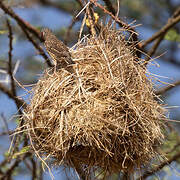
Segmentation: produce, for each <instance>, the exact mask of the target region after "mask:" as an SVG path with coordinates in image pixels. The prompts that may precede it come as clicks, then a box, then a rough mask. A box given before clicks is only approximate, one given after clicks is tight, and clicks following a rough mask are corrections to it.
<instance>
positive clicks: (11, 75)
mask: <svg viewBox="0 0 180 180" xmlns="http://www.w3.org/2000/svg"><path fill="white" fill-rule="evenodd" d="M6 23H7V27H8V30H9V35H8V37H9V52H8V55H9V60H8V73H9V76H10V78H11V91H12V94H13V95H14V96H16V87H15V82H14V77H13V70H12V69H13V68H12V50H13V45H12V43H13V33H12V27H11V25H10V23H9V20H8V19H7V20H6ZM18 108H19V107H18Z"/></svg>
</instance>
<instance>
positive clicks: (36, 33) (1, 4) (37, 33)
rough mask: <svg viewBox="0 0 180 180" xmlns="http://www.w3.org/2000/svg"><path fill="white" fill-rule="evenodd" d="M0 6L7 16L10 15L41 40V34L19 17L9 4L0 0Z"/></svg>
mask: <svg viewBox="0 0 180 180" xmlns="http://www.w3.org/2000/svg"><path fill="white" fill-rule="evenodd" d="M0 8H1V9H2V10H3V11H4V12H5V13H6V14H8V15H9V16H11V17H12V18H13V19H15V20H16V22H17V23H18V24H19V25H20V26H22V27H23V28H25V29H27V30H28V31H29V32H31V33H32V34H34V35H35V36H36V37H37V38H38V39H40V40H42V38H41V35H40V33H39V31H38V30H37V29H35V28H34V27H33V26H32V25H31V24H29V23H28V22H26V21H24V20H23V19H22V18H20V17H19V16H18V15H17V14H16V13H15V12H14V11H13V10H12V9H11V8H10V7H9V6H6V5H5V4H4V3H3V1H2V0H1V1H0Z"/></svg>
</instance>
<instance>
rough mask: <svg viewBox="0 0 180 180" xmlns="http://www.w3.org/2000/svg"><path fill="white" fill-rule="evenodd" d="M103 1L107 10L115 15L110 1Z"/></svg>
mask: <svg viewBox="0 0 180 180" xmlns="http://www.w3.org/2000/svg"><path fill="white" fill-rule="evenodd" d="M103 1H104V3H105V4H106V6H107V8H108V10H109V11H110V12H112V14H113V15H114V16H115V15H116V11H115V9H114V7H113V5H112V3H111V1H110V0H103Z"/></svg>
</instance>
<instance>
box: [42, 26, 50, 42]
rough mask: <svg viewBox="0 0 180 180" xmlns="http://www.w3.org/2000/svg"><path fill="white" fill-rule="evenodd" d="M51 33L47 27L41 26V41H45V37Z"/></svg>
mask: <svg viewBox="0 0 180 180" xmlns="http://www.w3.org/2000/svg"><path fill="white" fill-rule="evenodd" d="M51 34H52V32H51V30H50V29H48V28H43V29H42V30H41V38H42V39H43V41H45V40H46V39H47V37H48V36H49V35H51Z"/></svg>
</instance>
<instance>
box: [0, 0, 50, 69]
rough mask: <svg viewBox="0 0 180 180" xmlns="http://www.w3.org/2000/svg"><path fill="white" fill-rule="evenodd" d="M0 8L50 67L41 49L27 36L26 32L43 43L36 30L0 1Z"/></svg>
mask: <svg viewBox="0 0 180 180" xmlns="http://www.w3.org/2000/svg"><path fill="white" fill-rule="evenodd" d="M0 7H1V9H2V10H3V11H4V12H5V13H6V14H8V15H10V16H11V17H12V18H14V19H15V20H16V21H17V23H18V24H19V26H20V27H21V29H22V30H23V32H24V33H25V34H26V36H27V38H28V39H29V41H30V42H32V44H33V45H34V47H35V48H36V49H37V50H38V51H39V53H40V55H42V56H43V57H44V58H45V60H46V62H47V64H48V66H49V67H52V64H51V62H50V60H49V58H48V56H47V55H46V54H45V53H44V51H43V49H42V48H41V47H40V46H39V45H38V44H37V43H36V42H35V41H34V40H33V38H32V37H31V36H30V35H29V34H28V31H29V32H30V33H32V34H33V35H35V36H36V37H37V38H38V39H39V40H40V41H41V42H43V39H42V37H41V34H40V32H39V31H38V30H36V29H35V28H34V27H33V26H32V25H30V24H29V23H28V22H26V21H24V20H23V19H22V18H20V17H19V16H18V15H17V14H16V13H15V12H14V11H13V10H12V9H11V8H10V7H8V6H6V5H5V4H4V3H3V2H2V1H0Z"/></svg>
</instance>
